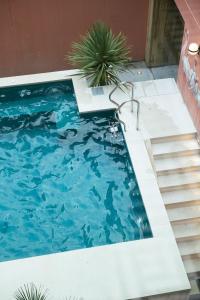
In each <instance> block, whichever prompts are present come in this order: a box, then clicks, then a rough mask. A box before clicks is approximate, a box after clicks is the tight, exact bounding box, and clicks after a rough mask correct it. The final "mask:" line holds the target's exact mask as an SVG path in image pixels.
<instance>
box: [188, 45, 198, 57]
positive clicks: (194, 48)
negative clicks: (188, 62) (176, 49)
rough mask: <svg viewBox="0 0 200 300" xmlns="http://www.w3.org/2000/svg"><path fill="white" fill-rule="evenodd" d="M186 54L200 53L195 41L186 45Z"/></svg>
mask: <svg viewBox="0 0 200 300" xmlns="http://www.w3.org/2000/svg"><path fill="white" fill-rule="evenodd" d="M188 54H190V55H196V54H200V46H199V45H198V44H197V43H190V44H189V46H188Z"/></svg>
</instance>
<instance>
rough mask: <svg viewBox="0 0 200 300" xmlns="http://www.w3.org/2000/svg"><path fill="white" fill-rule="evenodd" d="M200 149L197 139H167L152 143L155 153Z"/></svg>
mask: <svg viewBox="0 0 200 300" xmlns="http://www.w3.org/2000/svg"><path fill="white" fill-rule="evenodd" d="M196 149H200V145H199V144H198V142H197V139H196V138H194V139H191V140H177V141H167V142H163V143H160V144H152V153H153V155H160V154H167V153H176V152H180V151H187V150H196Z"/></svg>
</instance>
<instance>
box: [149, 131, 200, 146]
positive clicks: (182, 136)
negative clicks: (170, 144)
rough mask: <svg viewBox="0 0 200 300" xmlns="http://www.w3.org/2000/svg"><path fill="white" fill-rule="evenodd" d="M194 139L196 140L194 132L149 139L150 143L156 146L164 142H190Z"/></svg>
mask: <svg viewBox="0 0 200 300" xmlns="http://www.w3.org/2000/svg"><path fill="white" fill-rule="evenodd" d="M194 138H196V132H191V133H185V134H178V135H170V136H162V137H156V138H151V143H152V144H157V143H163V142H166V141H177V140H191V139H194Z"/></svg>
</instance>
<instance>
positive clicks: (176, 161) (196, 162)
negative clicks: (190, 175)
mask: <svg viewBox="0 0 200 300" xmlns="http://www.w3.org/2000/svg"><path fill="white" fill-rule="evenodd" d="M154 165H155V169H156V171H158V172H159V171H167V170H169V171H170V170H173V169H181V168H192V167H199V166H200V155H196V154H195V155H189V156H188V155H184V156H177V157H174V158H172V157H166V158H164V157H162V158H155V157H154Z"/></svg>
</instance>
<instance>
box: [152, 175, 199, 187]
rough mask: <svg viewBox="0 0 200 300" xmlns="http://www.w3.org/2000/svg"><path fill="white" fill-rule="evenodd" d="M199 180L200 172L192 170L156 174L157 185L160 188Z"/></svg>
mask: <svg viewBox="0 0 200 300" xmlns="http://www.w3.org/2000/svg"><path fill="white" fill-rule="evenodd" d="M196 182H200V172H199V171H192V172H187V173H175V174H165V175H159V176H158V185H159V187H160V188H162V187H169V186H177V185H183V184H191V183H196Z"/></svg>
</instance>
